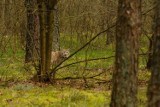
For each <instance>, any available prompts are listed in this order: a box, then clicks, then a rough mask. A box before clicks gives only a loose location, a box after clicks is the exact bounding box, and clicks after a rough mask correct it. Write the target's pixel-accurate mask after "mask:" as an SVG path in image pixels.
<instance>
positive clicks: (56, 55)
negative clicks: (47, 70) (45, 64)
mask: <svg viewBox="0 0 160 107" xmlns="http://www.w3.org/2000/svg"><path fill="white" fill-rule="evenodd" d="M69 55H70V52H69V50H68V49H63V50H60V51H52V53H51V63H52V64H58V63H60V62H61V61H63V60H64V59H65V58H68V57H69Z"/></svg>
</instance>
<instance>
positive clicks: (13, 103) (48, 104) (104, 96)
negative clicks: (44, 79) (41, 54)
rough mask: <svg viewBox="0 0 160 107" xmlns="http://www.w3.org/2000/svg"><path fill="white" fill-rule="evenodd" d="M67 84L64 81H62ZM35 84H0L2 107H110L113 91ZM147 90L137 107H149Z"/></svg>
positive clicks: (142, 91) (27, 82)
mask: <svg viewBox="0 0 160 107" xmlns="http://www.w3.org/2000/svg"><path fill="white" fill-rule="evenodd" d="M63 82H64V81H63ZM66 82H68V81H65V82H64V84H63V85H62V84H60V85H59V84H58V82H57V84H56V85H51V84H44V83H38V82H33V81H22V80H21V81H13V80H10V81H4V82H3V81H0V102H1V103H0V107H22V106H24V107H109V103H110V97H111V90H103V89H102V88H101V87H99V88H98V87H96V88H84V87H81V88H80V87H79V86H80V84H78V83H77V86H78V87H77V86H75V85H74V86H67V85H65V83H66ZM146 100H147V98H146V87H139V90H138V107H145V106H146Z"/></svg>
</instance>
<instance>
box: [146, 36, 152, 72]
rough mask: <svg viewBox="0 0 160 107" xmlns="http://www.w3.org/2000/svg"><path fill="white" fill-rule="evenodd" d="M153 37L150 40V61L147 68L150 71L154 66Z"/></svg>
mask: <svg viewBox="0 0 160 107" xmlns="http://www.w3.org/2000/svg"><path fill="white" fill-rule="evenodd" d="M153 36H154V35H152V37H151V38H150V39H149V50H148V61H147V66H146V68H147V69H148V70H150V69H151V66H152V56H153Z"/></svg>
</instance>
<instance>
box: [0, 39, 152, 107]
mask: <svg viewBox="0 0 160 107" xmlns="http://www.w3.org/2000/svg"><path fill="white" fill-rule="evenodd" d="M11 40H12V39H11ZM64 40H66V39H64ZM102 40H103V38H102ZM73 42H74V41H73ZM62 43H63V42H62ZM65 43H66V42H65ZM76 43H77V42H76V41H75V42H74V44H76ZM100 43H101V42H99V41H97V43H96V42H95V43H93V44H92V46H91V47H90V48H89V50H88V48H87V49H84V50H82V51H81V52H79V53H77V54H76V55H75V56H74V57H73V58H71V59H69V60H68V61H67V62H65V63H64V65H66V64H70V63H72V62H76V61H81V60H87V59H92V58H107V57H111V56H114V54H115V50H114V49H113V47H114V46H112V45H108V46H107V47H106V45H103V44H101V45H100V46H102V45H103V46H104V49H103V47H101V49H100V47H97V46H99V44H100ZM66 44H68V46H67V45H64V44H63V45H62V46H66V47H70V45H69V44H70V42H69V41H68V43H66ZM72 44H73V43H72ZM72 44H71V45H72ZM96 44H97V45H96ZM104 44H105V43H104ZM141 44H142V46H141V53H142V54H143V53H145V52H146V51H147V48H146V40H144V41H142V43H141ZM19 46H22V45H17V47H16V46H12V45H11V46H8V47H9V48H8V49H7V50H6V52H3V53H0V55H1V57H0V107H23V106H24V107H109V104H110V97H111V88H112V87H111V79H112V71H113V69H114V68H113V65H114V57H112V58H107V59H105V60H104V59H102V60H96V61H90V62H83V63H78V64H77V65H72V66H68V67H66V68H64V69H62V70H59V71H58V72H57V78H59V80H57V81H56V83H55V84H54V85H53V84H44V83H39V82H34V81H32V80H31V78H32V77H33V75H34V74H35V70H33V68H30V67H29V66H28V65H24V50H22V49H20V48H21V47H19ZM79 46H80V45H79V44H77V47H79ZM10 47H12V48H10ZM77 47H73V48H76V49H77ZM16 48H17V49H16ZM64 48H65V47H64ZM73 50H74V49H71V53H72V52H74V51H73ZM139 62H140V64H139V66H140V68H141V69H140V70H139V73H138V79H139V81H138V83H139V85H138V107H145V106H146V101H147V97H146V88H147V81H148V79H149V77H150V72H148V71H147V70H146V69H145V65H146V55H141V56H140V58H139ZM62 66H63V65H62ZM104 71H105V72H104ZM95 75H97V76H96V77H94V76H95ZM85 76H86V77H90V76H93V77H94V78H89V79H85V78H84V79H83V78H81V79H76V78H77V77H85ZM63 77H64V78H65V77H74V78H75V79H63ZM101 80H106V81H107V82H106V81H101Z"/></svg>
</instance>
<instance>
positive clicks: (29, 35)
mask: <svg viewBox="0 0 160 107" xmlns="http://www.w3.org/2000/svg"><path fill="white" fill-rule="evenodd" d="M35 5H36V2H35V0H25V6H26V9H27V28H26V54H25V63H28V62H31V61H33V58H34V46H35V43H34V36H35V14H34V11H35V8H34V7H35Z"/></svg>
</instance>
